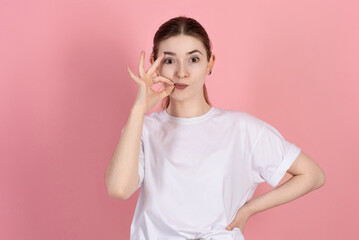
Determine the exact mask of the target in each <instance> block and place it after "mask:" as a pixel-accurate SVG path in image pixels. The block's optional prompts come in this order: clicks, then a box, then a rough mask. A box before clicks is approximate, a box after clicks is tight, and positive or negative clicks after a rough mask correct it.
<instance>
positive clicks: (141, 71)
mask: <svg viewBox="0 0 359 240" xmlns="http://www.w3.org/2000/svg"><path fill="white" fill-rule="evenodd" d="M145 55H146V53H145V51H143V50H142V51H141V58H140V63H139V65H138V73H139V75H140V77H141V78H143V77H144V76H145V65H144V64H145Z"/></svg>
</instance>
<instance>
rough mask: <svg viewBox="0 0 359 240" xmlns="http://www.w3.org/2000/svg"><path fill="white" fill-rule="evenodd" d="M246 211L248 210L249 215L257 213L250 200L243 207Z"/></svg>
mask: <svg viewBox="0 0 359 240" xmlns="http://www.w3.org/2000/svg"><path fill="white" fill-rule="evenodd" d="M241 208H242V209H243V211H244V212H246V214H248V215H249V216H252V215H254V214H255V213H256V210H255V208H254V207H253V206H252V202H251V201H248V202H246V203H245V204H244V205H243V206H242V207H241Z"/></svg>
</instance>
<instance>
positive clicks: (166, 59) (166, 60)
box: [163, 58, 172, 64]
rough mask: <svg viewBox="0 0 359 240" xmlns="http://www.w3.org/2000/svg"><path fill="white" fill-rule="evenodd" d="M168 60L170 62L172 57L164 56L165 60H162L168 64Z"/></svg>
mask: <svg viewBox="0 0 359 240" xmlns="http://www.w3.org/2000/svg"><path fill="white" fill-rule="evenodd" d="M168 60H169V61H171V63H172V59H171V58H165V60H163V62H164V63H165V64H170V63H169V62H168Z"/></svg>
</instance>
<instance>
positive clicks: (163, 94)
mask: <svg viewBox="0 0 359 240" xmlns="http://www.w3.org/2000/svg"><path fill="white" fill-rule="evenodd" d="M174 88H175V86H174V85H168V86H167V87H165V89H164V90H163V91H162V92H161V93H160V96H161V98H164V97H167V96H168V95H170V94H171V93H172V91H173V89H174Z"/></svg>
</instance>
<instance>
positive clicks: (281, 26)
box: [0, 0, 359, 240]
mask: <svg viewBox="0 0 359 240" xmlns="http://www.w3.org/2000/svg"><path fill="white" fill-rule="evenodd" d="M358 11H359V4H358V2H357V1H313V0H310V1H309V0H305V1H295V2H293V1H229V0H223V1H213V2H208V1H160V0H157V1H131V2H130V1H110V0H101V1H100V0H97V1H94V0H92V1H89V0H86V1H84V0H83V1H70V0H66V1H63V0H62V1H60V0H59V1H19V0H18V1H15V0H14V1H1V2H0V29H1V34H0V110H1V111H0V196H1V197H0V239H7V240H20V239H21V240H28V239H31V240H32V239H36V240H39V239H44V240H45V239H53V240H57V239H71V240H76V239H79V240H80V239H81V240H82V239H88V240H91V239H96V240H97V239H109V240H110V239H114V240H115V239H116V240H118V239H129V231H130V224H131V220H132V216H133V213H134V210H135V204H136V201H137V197H138V193H139V190H138V191H137V192H136V193H135V194H134V195H133V196H131V198H129V199H128V200H126V201H122V200H117V199H114V198H111V197H110V196H109V195H108V194H107V189H106V185H105V172H106V168H107V165H108V163H109V161H110V159H111V156H112V154H113V151H114V149H115V147H116V144H117V142H118V140H119V136H120V133H121V128H122V127H123V126H124V125H125V123H126V121H127V117H128V114H129V110H130V108H131V107H132V104H133V102H134V100H135V97H136V94H137V85H136V83H135V82H134V81H133V80H132V79H131V78H130V76H129V74H128V72H127V70H126V64H129V66H130V67H131V68H132V69H133V70H134V71H135V72H136V73H137V65H138V61H139V57H140V51H141V50H145V51H146V69H147V68H148V67H149V65H150V64H149V58H148V57H149V55H150V53H151V48H152V41H153V36H154V33H155V31H156V30H157V28H158V27H159V26H160V24H162V23H163V22H165V21H167V20H169V19H170V18H172V17H176V16H179V15H181V14H184V15H186V16H188V17H193V18H195V19H197V20H198V21H199V22H200V23H201V24H202V25H203V26H204V27H205V28H206V30H207V31H208V34H209V36H210V38H211V41H212V43H213V52H214V53H215V55H216V62H215V65H214V68H213V73H212V75H211V76H208V78H207V82H206V85H207V88H208V92H209V96H210V100H211V101H212V103H213V105H214V106H216V107H219V108H225V109H233V110H238V111H245V112H248V113H251V114H253V115H254V116H257V117H259V118H261V119H263V120H265V121H266V122H268V123H270V124H271V125H273V126H275V127H276V128H277V129H278V130H279V131H280V132H281V133H282V134H283V135H284V137H285V138H286V139H288V140H289V141H291V142H293V143H295V144H297V145H298V146H300V147H301V148H302V149H303V151H305V152H306V153H307V154H309V155H310V156H311V157H312V158H313V159H314V160H315V161H317V162H318V164H319V165H320V166H321V167H322V168H323V170H324V171H325V173H326V176H327V181H326V184H325V185H324V186H323V187H322V188H320V189H318V190H316V191H314V192H311V193H310V194H307V195H304V196H303V197H301V198H299V199H297V200H295V201H293V202H290V203H287V204H284V205H281V206H279V207H275V208H272V209H269V210H267V211H264V212H261V213H258V214H256V215H254V216H253V217H252V218H250V220H249V221H248V222H247V225H246V228H245V230H244V236H245V237H246V239H248V240H250V239H276V240H278V239H292V240H302V239H310V240H312V239H313V240H318V239H326V240H330V239H335V240H337V239H359V233H358V231H357V223H358V220H359V208H358V204H357V203H358V202H359V197H358V192H357V190H356V189H357V183H358V177H357V171H358V170H357V169H358V167H359V164H358V160H357V158H358V155H359V148H358V141H357V138H358V135H359V128H358V122H359V108H358V103H359V97H358V96H359V94H358V93H359V83H358V79H359V71H358V54H359V47H358V42H359V30H358V22H359V19H358V17H357V16H358V14H357V13H358ZM159 110H161V109H160V105H157V107H156V108H154V109H152V111H159ZM152 111H149V112H148V113H147V114H149V113H150V112H152ZM289 177H290V175H288V174H287V175H286V179H284V180H282V182H284V181H285V180H287V179H288V178H289ZM269 190H271V188H270V186H269V185H267V184H266V183H264V184H262V185H260V187H259V188H258V189H257V191H256V193H255V195H254V197H256V196H258V195H261V194H263V193H264V192H266V191H269Z"/></svg>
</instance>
